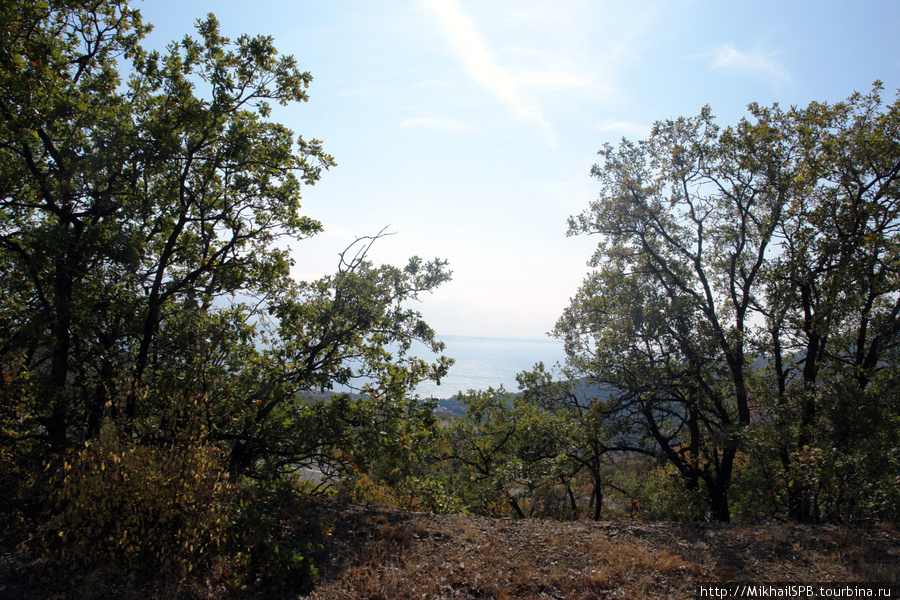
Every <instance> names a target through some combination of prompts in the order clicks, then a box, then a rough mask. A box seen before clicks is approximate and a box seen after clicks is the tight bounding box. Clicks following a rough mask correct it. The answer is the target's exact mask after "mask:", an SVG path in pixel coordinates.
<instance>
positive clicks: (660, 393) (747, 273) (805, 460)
mask: <svg viewBox="0 0 900 600" xmlns="http://www.w3.org/2000/svg"><path fill="white" fill-rule="evenodd" d="M880 92H881V87H880V84H878V83H876V84H875V86H874V88H873V90H872V91H871V92H870V93H869V94H867V95H862V94H854V95H852V96H851V97H850V98H848V99H847V101H845V102H840V103H837V104H834V105H828V104H822V103H812V104H810V105H809V106H808V107H806V108H791V109H790V110H782V109H781V108H780V107H778V106H777V105H775V106H772V107H761V106H759V105H756V104H753V105H750V107H749V112H750V116H749V117H748V118H746V119H743V120H742V121H741V122H739V123H738V124H737V125H735V126H731V127H725V128H723V127H720V126H719V125H717V124H716V123H715V119H714V117H713V116H712V114H711V111H710V110H709V109H708V108H705V109H704V110H703V111H702V112H701V113H700V114H699V115H698V116H697V117H693V118H680V119H676V120H672V121H666V122H660V123H657V124H656V125H655V126H654V128H653V131H652V133H651V135H650V137H649V139H647V140H644V141H640V142H638V143H633V142H630V141H627V140H626V141H623V142H622V144H621V145H620V146H619V147H618V148H614V147H612V146H609V145H608V146H606V147H605V148H604V149H603V150H602V151H601V153H600V154H601V156H602V159H603V161H602V163H601V164H599V165H597V166H596V167H595V168H594V170H593V175H594V176H595V177H596V178H597V179H598V180H599V181H600V183H601V186H602V189H601V194H600V198H599V199H598V200H596V201H595V202H593V203H591V206H590V207H589V208H588V210H586V211H585V212H584V213H582V214H581V215H579V216H577V217H573V218H572V219H571V220H570V234H573V235H576V234H599V235H600V236H601V240H600V243H599V245H598V249H597V251H596V252H595V254H594V256H593V258H592V260H591V263H590V264H591V267H592V268H593V271H592V272H591V273H590V274H589V275H588V277H587V278H586V280H585V283H584V286H583V287H582V288H581V289H580V290H579V291H578V293H577V295H576V296H575V298H574V299H573V301H572V304H571V305H570V307H569V308H567V309H566V311H565V313H564V314H563V316H562V318H561V319H560V320H559V322H558V324H557V327H556V329H555V334H556V335H557V336H558V337H559V338H561V339H563V340H564V341H565V344H566V351H567V354H568V359H567V372H566V376H567V377H568V378H570V379H582V378H583V379H586V380H587V381H589V382H590V383H592V384H595V385H598V386H606V389H610V390H612V392H611V400H608V401H607V403H606V408H605V409H604V410H603V415H602V416H601V419H605V420H608V421H609V422H610V425H611V426H612V427H613V428H614V429H615V428H619V427H623V428H624V431H630V433H628V434H627V437H628V438H629V439H630V440H631V441H632V444H633V445H634V446H635V448H634V449H635V450H636V451H639V452H644V453H648V454H657V455H658V456H660V457H662V458H664V459H665V460H666V461H667V462H668V463H669V464H670V465H671V466H672V467H674V468H675V469H677V471H678V472H679V473H680V475H681V477H682V479H683V480H684V484H685V487H686V489H690V490H695V489H698V486H701V487H702V488H705V489H704V494H703V495H704V496H705V497H706V499H707V501H708V503H709V511H710V513H711V514H712V516H713V517H714V518H716V519H720V520H728V519H730V517H731V514H730V513H731V510H730V503H729V498H730V497H733V494H731V493H730V492H729V490H730V489H731V488H732V486H733V484H734V482H735V478H736V477H737V478H738V479H740V485H741V486H742V488H743V490H744V494H745V495H743V496H742V499H741V500H740V501H739V502H741V503H742V504H741V511H742V513H743V514H745V515H748V516H749V515H751V514H754V515H756V516H761V515H760V513H759V511H762V514H770V513H771V512H773V511H774V512H779V513H780V515H784V514H787V516H790V517H791V518H794V519H797V520H800V521H812V520H819V519H828V520H847V519H851V520H852V519H855V518H862V517H863V516H864V515H869V516H874V515H875V513H872V512H869V511H868V510H861V506H863V505H866V502H865V501H864V500H863V497H864V496H865V492H861V490H864V489H866V487H867V486H868V485H870V484H874V483H875V482H876V481H879V480H880V475H879V473H881V472H883V471H880V470H879V468H873V467H874V466H875V465H876V464H877V465H883V466H886V465H887V462H889V461H887V460H886V459H884V458H882V457H884V455H885V453H884V452H883V450H881V451H880V450H879V449H878V448H877V447H876V446H873V445H871V444H870V440H872V439H880V440H883V441H888V440H891V441H893V437H894V434H893V433H892V432H890V431H889V430H888V429H887V428H886V426H887V424H889V423H893V422H894V418H895V415H896V411H897V408H896V406H897V405H896V397H897V396H896V392H886V390H887V387H891V388H892V389H893V385H892V384H890V383H889V382H891V381H892V380H893V378H894V376H895V375H896V368H897V364H898V363H897V361H896V360H895V359H896V352H897V349H898V347H900V268H898V265H900V194H898V190H900V187H898V185H900V101H898V102H896V103H895V104H893V105H884V104H883V103H882V100H881V95H880ZM882 386H887V387H884V388H882ZM755 436H762V437H759V438H756V437H755ZM745 460H746V461H749V462H746V463H745V462H743V461H745ZM757 486H764V487H762V488H761V489H764V490H766V492H765V493H762V492H759V491H754V490H755V489H756V490H759V489H760V488H758V487H757ZM879 514H880V513H879Z"/></svg>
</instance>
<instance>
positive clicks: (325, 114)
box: [137, 0, 900, 338]
mask: <svg viewBox="0 0 900 600" xmlns="http://www.w3.org/2000/svg"><path fill="white" fill-rule="evenodd" d="M137 6H138V7H139V8H140V9H141V12H142V13H143V14H144V17H145V20H147V21H149V22H151V23H153V24H154V26H155V30H154V32H153V33H152V34H151V36H150V38H149V40H148V44H149V45H153V46H159V47H162V46H164V45H165V44H166V43H167V42H168V41H170V40H172V39H178V38H181V37H183V36H184V34H186V33H191V32H193V23H194V21H195V20H196V19H198V18H200V17H202V16H204V15H206V14H207V13H209V12H213V13H215V14H216V16H217V17H218V18H219V20H220V22H221V26H222V30H223V32H224V33H225V34H226V35H229V36H232V37H236V36H237V35H239V34H241V33H249V34H258V33H262V34H266V35H272V36H273V37H274V38H275V42H276V45H277V47H278V48H279V50H280V51H281V52H282V53H285V54H293V55H294V56H295V57H296V58H297V60H298V63H299V65H300V66H301V68H302V69H304V70H308V71H310V72H311V73H312V75H313V77H314V81H313V84H312V86H311V88H310V90H309V93H310V101H309V102H308V103H305V104H302V105H294V106H290V107H288V108H285V109H278V110H275V111H273V118H275V119H276V120H278V121H280V122H282V123H285V124H286V125H288V126H290V127H291V128H292V129H294V131H295V132H296V133H298V134H302V135H303V136H304V137H305V138H307V139H309V138H318V139H321V140H323V141H324V143H325V148H326V151H328V152H329V153H330V154H332V155H333V156H334V157H335V159H336V160H337V163H338V166H337V167H336V168H334V169H332V170H331V171H329V172H327V173H325V174H324V176H323V178H322V180H321V181H320V182H319V183H318V184H317V185H316V186H315V187H312V188H308V189H307V190H306V192H305V194H304V209H305V214H307V215H309V216H311V217H313V218H316V219H319V220H320V221H322V223H323V225H324V227H325V232H324V233H322V234H320V235H319V236H317V237H315V238H313V239H311V240H305V241H303V242H300V243H297V244H296V245H295V247H294V257H295V259H296V262H297V264H296V267H295V275H296V276H297V277H300V278H313V277H318V276H321V275H324V274H326V273H330V272H333V271H334V270H335V269H336V267H337V261H338V253H339V252H340V251H341V250H342V249H343V248H344V247H346V246H347V245H348V244H349V243H351V242H352V241H353V240H354V239H355V238H356V237H359V236H365V235H373V234H375V233H377V232H378V231H380V230H381V229H382V228H384V227H388V228H389V230H390V231H393V232H396V235H393V236H390V237H388V238H385V239H383V240H381V241H380V242H379V243H378V244H377V245H376V246H375V247H374V249H373V251H372V253H371V255H370V256H371V257H372V258H373V260H375V261H376V262H379V263H392V264H403V263H405V261H406V259H407V258H408V257H410V256H412V255H419V256H421V257H423V258H426V259H430V258H435V257H439V258H444V259H447V260H449V261H450V269H451V270H452V271H453V281H452V282H450V283H448V284H446V285H444V286H443V287H441V288H440V289H439V290H437V291H436V292H435V293H434V294H432V295H430V296H425V297H424V299H423V300H424V301H423V303H422V304H421V305H419V306H418V307H417V308H418V309H419V310H421V311H422V313H423V314H424V315H425V317H426V320H427V321H428V322H429V323H430V324H431V325H432V326H433V327H434V328H435V329H436V330H437V332H438V334H439V336H440V335H471V336H484V337H503V338H540V337H544V335H545V334H546V332H547V331H549V330H550V329H552V328H553V325H554V323H555V322H556V319H557V318H558V317H559V315H560V314H561V312H562V310H563V308H564V307H565V306H566V305H567V304H568V301H569V298H570V297H571V296H572V295H573V293H574V292H575V290H576V289H577V288H578V286H579V285H580V283H581V280H582V278H583V277H584V275H585V274H586V273H587V266H586V264H585V263H586V261H587V260H588V258H589V257H590V254H591V252H592V249H593V248H594V247H595V244H596V240H594V239H590V238H567V237H566V235H565V234H566V218H567V217H568V216H569V215H572V214H576V213H578V212H580V211H581V210H583V209H584V208H586V207H587V205H588V203H589V202H590V201H591V200H592V199H593V198H594V197H595V196H596V195H597V193H598V184H597V182H596V181H595V180H592V179H591V178H590V175H589V172H590V168H591V165H593V164H594V163H595V162H596V158H597V156H596V153H597V151H598V150H599V149H600V148H601V147H602V145H603V144H604V143H606V142H612V143H616V142H617V141H618V140H619V139H621V138H622V137H623V136H625V137H629V138H631V139H639V138H641V137H645V136H646V135H647V133H648V132H649V130H650V127H651V126H652V124H653V122H654V121H656V120H662V119H667V118H674V117H678V116H682V115H684V116H690V115H696V114H697V113H698V112H699V111H700V109H701V108H702V107H703V106H704V105H706V104H709V105H710V106H711V107H712V110H713V113H714V114H715V115H717V117H718V119H719V122H720V123H721V124H723V125H724V124H730V123H734V122H736V121H737V120H739V119H740V118H741V117H742V116H743V115H744V114H745V107H746V105H747V104H748V103H750V102H759V103H761V104H772V103H774V102H779V103H780V104H782V105H783V106H788V105H805V104H808V103H809V102H810V101H813V100H818V101H828V102H834V101H838V100H841V99H844V98H846V97H847V96H849V95H850V94H851V93H852V92H853V91H855V90H856V91H863V92H864V91H867V90H869V89H870V88H871V84H872V82H873V81H875V80H876V79H880V80H882V81H883V82H884V84H885V88H886V90H885V97H886V99H888V100H892V99H893V98H894V95H895V93H896V90H897V89H898V88H900V2H895V1H893V0H879V1H870V0H857V1H856V2H828V1H822V0H819V1H816V2H812V1H796V2H792V1H790V0H782V1H780V2H768V1H763V2H759V1H757V2H746V1H745V2H737V1H722V0H718V1H699V0H697V1H689V0H666V1H659V2H651V1H639V0H638V1H629V2H618V1H616V2H607V1H598V0H594V1H580V0H480V1H479V0H393V1H388V0H383V1H378V0H365V1H364V0H327V1H326V0H322V1H319V2H312V1H306V0H292V1H282V0H256V1H255V2H253V3H252V4H251V3H250V2H236V1H223V0H216V1H192V0H180V1H177V2H176V1H173V0H147V1H145V2H142V3H139V4H137Z"/></svg>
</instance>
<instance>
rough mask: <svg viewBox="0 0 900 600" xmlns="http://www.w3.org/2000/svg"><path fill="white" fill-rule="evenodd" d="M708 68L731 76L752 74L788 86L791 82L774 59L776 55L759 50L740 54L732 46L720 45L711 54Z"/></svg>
mask: <svg viewBox="0 0 900 600" xmlns="http://www.w3.org/2000/svg"><path fill="white" fill-rule="evenodd" d="M710 67H712V68H713V69H719V70H723V71H727V72H731V73H732V74H738V73H753V74H756V75H758V76H763V77H765V78H767V79H773V80H774V81H775V82H777V83H785V84H790V83H792V81H793V80H792V78H791V76H790V74H789V73H788V72H787V70H786V69H785V68H784V66H783V65H782V64H781V63H780V62H779V61H778V60H777V59H776V54H775V53H774V52H766V51H764V50H762V49H760V48H756V49H754V50H751V51H749V52H742V51H740V50H738V49H737V48H735V47H734V45H733V44H722V45H721V46H719V47H718V48H717V49H716V50H715V52H714V53H713V60H712V62H711V63H710Z"/></svg>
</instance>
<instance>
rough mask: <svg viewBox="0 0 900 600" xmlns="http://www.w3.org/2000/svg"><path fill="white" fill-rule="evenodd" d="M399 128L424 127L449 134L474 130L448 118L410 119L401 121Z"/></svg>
mask: <svg viewBox="0 0 900 600" xmlns="http://www.w3.org/2000/svg"><path fill="white" fill-rule="evenodd" d="M400 126H401V127H403V128H407V129H408V128H414V127H424V128H426V129H436V130H439V131H446V132H451V133H467V132H470V131H474V129H475V128H474V127H473V126H472V125H471V124H470V123H466V122H465V121H461V120H459V119H451V118H449V117H410V118H408V119H403V120H402V121H401V122H400Z"/></svg>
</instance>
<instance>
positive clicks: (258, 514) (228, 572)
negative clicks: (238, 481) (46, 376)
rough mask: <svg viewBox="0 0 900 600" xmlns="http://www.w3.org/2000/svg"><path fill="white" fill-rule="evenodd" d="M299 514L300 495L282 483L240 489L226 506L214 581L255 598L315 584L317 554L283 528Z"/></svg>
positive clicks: (308, 542)
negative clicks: (224, 538) (228, 515)
mask: <svg viewBox="0 0 900 600" xmlns="http://www.w3.org/2000/svg"><path fill="white" fill-rule="evenodd" d="M301 509H302V503H301V501H300V495H299V494H298V493H297V490H296V489H294V488H293V487H292V486H290V485H288V484H287V483H286V482H283V481H282V482H275V483H273V484H269V485H264V486H244V489H243V490H242V494H241V497H240V499H239V500H238V501H237V502H235V503H233V504H232V506H231V510H232V517H231V520H230V522H229V526H228V532H227V542H226V544H225V546H224V548H223V550H224V552H223V555H224V557H223V560H220V561H219V563H218V569H219V571H220V572H219V573H218V576H219V577H220V578H221V579H222V580H223V581H224V582H225V583H226V585H227V587H228V588H229V589H230V590H232V591H234V592H238V593H239V594H244V595H256V596H259V595H263V594H270V593H278V592H284V591H292V592H297V591H302V590H308V589H310V587H311V586H312V585H313V584H314V583H315V582H316V581H317V580H318V577H319V574H318V570H317V569H316V566H315V559H316V555H317V552H318V551H319V548H318V547H317V546H316V544H315V543H314V542H313V541H311V540H308V539H303V538H302V537H300V535H298V532H296V531H292V530H291V527H290V526H286V525H285V522H288V523H290V521H291V520H296V516H295V515H296V514H297V513H298V512H299V511H300V510H301Z"/></svg>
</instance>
